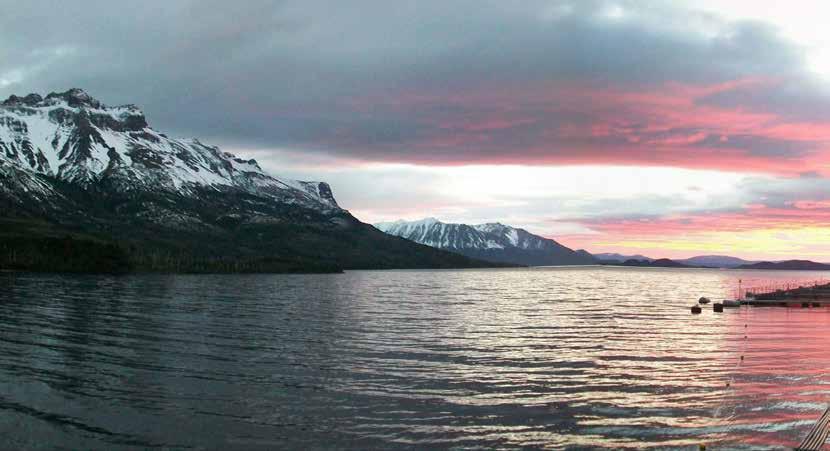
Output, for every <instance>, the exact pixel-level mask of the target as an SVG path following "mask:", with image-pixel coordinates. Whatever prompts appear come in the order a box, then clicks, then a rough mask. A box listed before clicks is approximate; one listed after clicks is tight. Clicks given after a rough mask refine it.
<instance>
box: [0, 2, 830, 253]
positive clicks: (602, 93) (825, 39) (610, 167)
mask: <svg viewBox="0 0 830 451" xmlns="http://www.w3.org/2000/svg"><path fill="white" fill-rule="evenodd" d="M0 8H2V10H3V11H13V12H14V13H13V14H2V15H0V96H7V95H11V94H26V93H29V92H39V93H48V92H50V91H64V90H66V89H68V88H70V87H81V88H84V89H85V90H87V91H88V92H89V93H90V94H92V95H93V96H95V97H96V98H98V99H99V100H101V101H103V102H105V103H108V104H122V103H135V104H138V105H139V106H141V107H142V108H143V109H144V111H145V113H146V114H147V117H148V121H149V122H150V123H151V125H152V126H154V127H155V128H156V129H159V130H161V131H164V132H167V133H169V134H171V135H178V136H181V137H191V136H194V137H199V138H200V139H201V140H202V141H204V142H211V143H215V144H218V145H220V146H223V147H224V148H225V149H226V150H228V151H232V152H235V153H239V154H242V155H243V156H250V157H254V158H257V159H258V160H259V161H260V163H261V164H262V165H263V166H264V167H265V168H267V169H269V170H270V171H272V172H273V173H275V174H277V175H283V176H289V177H295V178H302V179H318V180H325V181H328V182H330V183H331V185H332V187H333V189H334V192H335V196H336V197H337V198H338V201H339V202H340V204H341V205H342V206H344V207H345V208H347V209H349V210H351V211H352V213H354V214H355V215H356V216H357V217H358V218H360V219H362V220H364V221H366V222H376V221H382V220H394V219H400V218H403V219H419V218H423V217H427V216H432V217H437V218H439V219H441V220H445V221H452V222H468V223H478V222H489V221H500V222H504V223H507V224H511V225H515V226H521V227H524V228H527V229H528V230H530V231H531V232H535V233H539V234H541V235H545V236H549V237H553V238H556V239H557V240H559V241H561V242H563V243H564V244H566V245H569V246H572V247H575V248H580V247H582V248H587V249H589V250H591V251H594V252H603V251H615V252H625V253H633V252H641V253H646V254H649V255H652V256H655V257H659V256H668V257H680V256H691V255H698V254H712V253H728V254H732V255H737V256H744V257H751V258H785V257H788V256H792V257H805V258H811V259H816V260H829V261H830V228H829V227H830V146H828V143H830V33H827V32H826V18H827V17H830V4H828V3H827V2H826V1H798V0H790V1H788V2H780V1H760V0H754V1H750V0H746V1H740V0H734V1H730V0H722V1H721V0H711V1H699V0H696V1H688V2H685V3H684V2H682V1H671V2H669V1H647V0H643V1H625V0H607V1H604V0H574V1H542V0H538V1H537V0H522V1H504V0H502V1H493V2H490V1H485V0H474V1H465V0H450V1H447V0H436V1H429V0H421V1H417V2H416V1H412V2H407V1H386V0H378V1H362V0H355V1H349V2H343V1H325V2H324V1H311V0H302V1H257V0H246V1H244V2H227V1H204V0H202V1H171V0H165V1H160V0H147V1H144V2H112V1H98V0H86V1H65V0H61V1H46V0H30V1H26V2H20V1H8V0H0Z"/></svg>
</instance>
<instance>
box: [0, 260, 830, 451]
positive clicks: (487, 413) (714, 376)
mask: <svg viewBox="0 0 830 451" xmlns="http://www.w3.org/2000/svg"><path fill="white" fill-rule="evenodd" d="M767 277H789V278H790V279H789V280H793V279H798V278H803V279H805V280H806V279H809V278H811V277H813V278H815V277H816V273H812V274H811V273H787V274H784V273H775V274H766V273H761V272H741V271H716V270H672V269H665V270H664V269H639V268H632V269H629V268H539V269H510V270H475V271H385V272H383V271H365V272H363V271H356V272H348V273H346V274H337V275H250V276H240V275H233V276H230V275H229V276H224V275H223V276H129V277H95V276H60V275H30V274H3V275H0V448H3V449H5V448H24V449H29V448H34V449H37V448H42V449H52V448H55V447H63V448H65V449H78V448H83V449H89V448H92V449H147V448H167V449H193V448H195V449H275V448H291V449H300V448H341V449H342V448H352V449H366V448H423V447H426V446H431V447H438V448H452V447H459V448H493V447H501V448H520V447H532V448H543V447H547V448H554V449H557V448H609V449H620V448H626V447H630V448H644V447H654V448H677V447H696V446H697V444H699V443H706V444H710V445H718V446H721V447H729V448H745V449H763V448H771V449H777V448H780V447H782V446H792V445H794V444H796V443H797V442H798V440H799V439H800V438H801V437H802V436H803V435H804V434H806V432H807V430H808V429H809V427H810V422H811V421H812V420H814V419H815V418H817V417H818V416H819V415H820V413H821V411H822V410H823V409H824V408H825V407H826V403H827V401H828V399H829V398H828V394H830V385H828V384H830V375H828V368H830V353H827V352H826V349H828V345H830V327H828V326H830V310H828V309H825V308H818V309H779V308H756V309H735V310H727V311H726V312H724V313H723V314H715V313H713V312H711V309H709V308H707V309H704V314H702V315H698V316H691V315H690V314H689V310H688V307H689V306H690V305H692V304H693V303H694V300H696V299H697V298H698V297H699V296H702V295H706V296H709V297H712V298H713V299H720V298H722V297H724V296H727V295H728V294H729V293H730V291H731V290H732V289H733V288H734V286H735V284H736V282H737V279H738V278H743V279H744V280H752V279H753V278H755V279H758V280H761V279H764V278H767ZM741 356H744V359H743V360H741V358H740V357H741Z"/></svg>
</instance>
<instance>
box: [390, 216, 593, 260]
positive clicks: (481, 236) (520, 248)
mask: <svg viewBox="0 0 830 451" xmlns="http://www.w3.org/2000/svg"><path fill="white" fill-rule="evenodd" d="M375 227H377V228H378V229H379V230H381V231H383V232H386V233H388V234H390V235H395V236H399V237H402V238H406V239H408V240H412V241H415V242H416V243H421V244H425V245H427V246H432V247H436V248H439V249H444V250H447V251H451V252H455V253H458V254H461V255H465V256H467V257H471V258H475V259H481V260H485V261H491V262H501V263H512V264H518V265H527V266H553V265H593V264H596V259H594V258H593V256H591V255H590V254H589V253H587V252H585V251H584V250H582V251H580V252H577V251H574V250H572V249H570V248H568V247H566V246H563V245H561V244H559V243H557V242H556V241H554V240H552V239H549V238H544V237H541V236H538V235H534V234H532V233H530V232H528V231H526V230H524V229H519V228H515V227H511V226H508V225H504V224H500V223H487V224H474V225H469V224H451V223H444V222H441V221H439V220H437V219H435V218H428V219H423V220H420V221H395V222H382V223H378V224H375Z"/></svg>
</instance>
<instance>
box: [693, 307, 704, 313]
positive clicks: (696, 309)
mask: <svg viewBox="0 0 830 451" xmlns="http://www.w3.org/2000/svg"><path fill="white" fill-rule="evenodd" d="M702 311H703V309H701V308H700V307H698V306H694V307H692V315H699V314H700V313H701V312H702Z"/></svg>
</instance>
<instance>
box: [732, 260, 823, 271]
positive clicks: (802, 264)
mask: <svg viewBox="0 0 830 451" xmlns="http://www.w3.org/2000/svg"><path fill="white" fill-rule="evenodd" d="M739 268H740V269H781V270H793V271H805V270H807V271H830V265H828V264H826V263H816V262H814V261H810V260H785V261H780V262H758V263H753V264H749V265H741V266H740V267H739Z"/></svg>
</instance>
